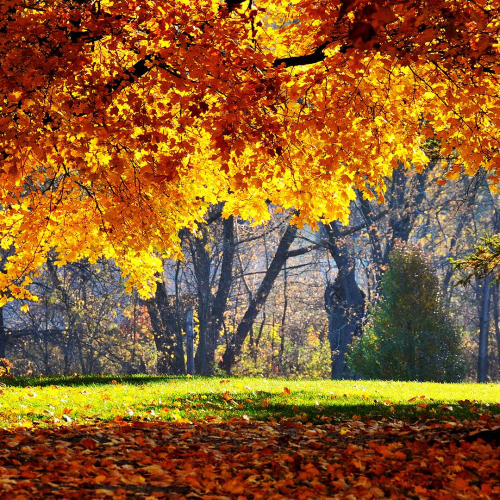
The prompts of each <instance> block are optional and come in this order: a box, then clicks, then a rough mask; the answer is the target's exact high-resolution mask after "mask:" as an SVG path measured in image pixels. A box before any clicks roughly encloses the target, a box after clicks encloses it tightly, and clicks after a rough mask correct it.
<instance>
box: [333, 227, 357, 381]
mask: <svg viewBox="0 0 500 500" xmlns="http://www.w3.org/2000/svg"><path fill="white" fill-rule="evenodd" d="M325 230H326V233H327V235H328V250H329V251H330V254H331V255H332V257H333V259H334V260H335V263H336V265H337V269H338V274H337V277H336V278H335V281H334V282H333V283H331V284H329V285H328V286H327V288H326V291H325V307H326V310H327V312H328V316H329V318H328V340H329V341H330V348H331V351H332V379H342V378H346V377H348V376H350V374H349V373H348V371H347V367H346V361H345V356H346V354H347V349H348V347H349V344H350V343H351V342H352V339H353V337H354V336H355V335H360V334H361V323H362V320H363V315H364V306H365V297H364V294H363V292H362V291H361V289H360V288H359V286H358V284H357V282H356V273H355V266H354V257H353V256H352V255H351V254H350V253H349V249H348V248H347V244H346V242H345V239H342V238H341V233H340V230H339V227H338V223H336V222H333V223H332V224H330V225H328V226H325Z"/></svg>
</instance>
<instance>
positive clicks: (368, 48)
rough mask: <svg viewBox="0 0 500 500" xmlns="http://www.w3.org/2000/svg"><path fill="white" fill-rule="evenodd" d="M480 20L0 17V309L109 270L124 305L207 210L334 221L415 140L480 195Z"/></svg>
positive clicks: (494, 165)
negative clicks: (49, 273) (114, 267)
mask: <svg viewBox="0 0 500 500" xmlns="http://www.w3.org/2000/svg"><path fill="white" fill-rule="evenodd" d="M499 7H500V4H499V2H498V1H496V0H480V1H477V2H472V1H471V2H463V1H458V0H454V1H452V0H440V1H436V2H432V3H429V2H425V1H423V0H399V1H396V2H388V1H384V0H376V1H370V2H368V1H363V0H356V1H353V0H343V1H342V0H325V1H323V2H317V3H314V4H312V3H310V2H308V1H305V0H304V1H294V2H284V1H278V2H276V1H270V0H255V1H250V2H244V3H237V2H229V3H224V2H219V1H218V0H197V1H187V0H185V1H173V0H170V1H163V2H155V1H152V0H151V1H149V2H146V1H144V0H131V1H127V2H124V1H121V0H116V1H111V0H102V1H93V0H83V1H76V0H75V1H71V0H66V1H64V0H33V1H32V2H24V1H19V0H6V1H4V2H2V5H1V6H0V54H1V58H2V68H1V71H0V89H2V90H1V91H0V129H1V131H2V135H1V136H0V205H1V206H2V219H1V221H0V237H1V246H2V248H4V249H7V248H14V250H15V251H14V253H13V255H11V256H10V257H9V258H8V262H7V264H6V265H5V269H4V273H2V274H1V275H0V289H1V290H3V291H4V292H3V295H2V298H1V301H2V302H3V303H4V302H5V301H7V300H9V299H10V298H15V297H18V298H29V297H30V294H29V292H28V291H27V290H26V286H27V285H29V283H30V280H31V279H32V278H31V274H30V273H31V272H33V271H35V270H36V269H38V268H39V266H40V265H41V264H42V263H43V262H44V260H45V259H46V256H47V253H48V252H49V250H50V249H55V251H56V252H57V255H58V259H59V260H58V263H59V264H64V263H65V262H69V261H74V260H77V259H81V258H89V259H90V260H91V261H95V260H96V259H97V257H98V256H104V257H107V258H113V259H115V261H116V262H117V263H118V264H119V265H120V267H121V268H122V270H123V272H124V274H126V275H128V276H129V279H130V285H131V286H132V285H137V286H138V287H139V290H140V292H141V293H144V294H146V293H149V292H150V291H151V288H152V287H154V279H155V278H154V276H155V273H157V272H158V271H159V270H160V264H161V260H160V258H159V255H161V256H164V257H179V256H180V246H179V236H178V232H179V230H180V229H181V228H191V229H195V225H194V223H195V221H196V220H199V219H200V218H201V217H202V216H203V214H204V213H206V211H207V209H208V207H209V206H210V205H211V204H214V203H217V202H221V201H223V202H225V208H224V212H225V215H226V216H228V215H231V214H232V215H240V216H242V217H246V218H251V219H254V220H255V221H257V222H258V221H261V220H265V219H266V218H267V217H268V209H267V203H268V202H272V203H273V204H275V205H278V206H281V207H283V208H284V209H289V208H293V209H294V210H295V211H296V212H295V213H296V214H297V215H296V216H295V222H297V223H299V224H302V223H309V224H311V225H312V226H315V225H316V222H317V220H318V219H320V218H322V219H323V220H324V221H326V222H329V221H332V220H334V219H341V220H343V221H346V220H347V216H348V207H349V203H350V201H351V200H352V199H353V198H354V197H355V190H358V191H359V192H360V193H362V194H363V195H364V196H365V197H369V198H371V197H373V196H378V197H379V198H380V199H382V198H383V191H384V177H385V176H387V175H389V174H390V172H391V171H392V169H393V168H395V167H396V166H397V165H399V164H404V165H409V164H410V163H411V164H413V165H416V166H417V168H422V167H423V166H424V165H425V164H426V162H427V159H426V156H425V154H424V150H423V145H424V144H425V139H426V138H428V137H434V138H435V139H436V140H437V141H439V142H440V148H441V151H440V153H441V154H442V155H443V156H448V157H451V158H452V161H453V166H452V168H451V169H450V173H449V176H450V177H451V178H455V177H457V176H459V175H460V173H461V172H462V170H463V171H465V173H467V174H474V173H475V172H477V171H478V170H479V168H484V169H485V170H486V171H488V172H489V177H490V179H491V181H493V182H495V181H496V180H498V172H497V169H498V166H499V161H500V159H499V155H498V139H499V137H498V122H499V120H500V107H499V105H498V98H497V88H498V71H499V64H498V62H499V58H498V43H497V42H498V34H499V29H500V28H499V25H500V16H499V12H498V10H499Z"/></svg>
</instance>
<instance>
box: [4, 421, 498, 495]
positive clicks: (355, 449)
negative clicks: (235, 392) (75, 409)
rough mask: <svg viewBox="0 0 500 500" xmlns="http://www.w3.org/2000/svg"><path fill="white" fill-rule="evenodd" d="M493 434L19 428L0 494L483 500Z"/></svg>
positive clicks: (7, 436) (8, 443)
mask: <svg viewBox="0 0 500 500" xmlns="http://www.w3.org/2000/svg"><path fill="white" fill-rule="evenodd" d="M499 430H500V417H495V418H491V419H479V420H474V421H465V422H454V421H450V422H442V421H441V422H439V421H432V420H425V421H421V422H418V423H414V424H410V423H408V422H404V421H400V420H393V421H385V422H377V421H374V420H370V419H368V420H365V421H361V420H349V421H344V422H341V423H339V424H331V423H328V424H321V425H312V424H311V423H303V422H300V421H297V420H285V419H282V420H281V421H279V422H278V421H270V422H252V421H249V419H248V417H247V419H238V418H233V419H231V420H229V421H226V422H224V421H222V420H218V419H214V420H213V421H208V422H202V421H196V422H193V423H186V422H182V423H179V422H146V421H139V420H137V421H134V422H126V421H124V420H120V419H117V420H115V421H114V422H109V423H106V424H98V425H95V424H94V425H74V424H73V425H67V426H63V427H49V428H37V427H36V426H33V427H18V428H14V429H10V430H9V429H2V430H0V491H2V498H5V499H11V498H12V499H32V498H64V499H86V498H89V499H90V498H118V499H126V498H149V499H154V498H166V499H181V498H189V499H207V500H211V499H214V500H215V499H221V498H222V499H225V498H230V499H237V500H245V499H256V500H257V499H266V500H268V499H285V498H297V499H310V498H319V499H327V498H347V499H353V500H354V499H359V498H363V499H364V498H366V499H376V498H415V499H419V500H425V499H439V500H448V499H450V500H451V499H456V498H463V499H470V498H485V499H489V498H491V499H493V498H500V481H499V479H498V472H499V470H500V442H498V441H497V442H495V441H491V442H488V441H489V437H490V435H493V436H496V437H498V436H497V434H498V432H499ZM477 432H482V434H481V436H482V437H483V438H484V439H477V438H475V436H474V434H475V433H477ZM485 439H486V441H485Z"/></svg>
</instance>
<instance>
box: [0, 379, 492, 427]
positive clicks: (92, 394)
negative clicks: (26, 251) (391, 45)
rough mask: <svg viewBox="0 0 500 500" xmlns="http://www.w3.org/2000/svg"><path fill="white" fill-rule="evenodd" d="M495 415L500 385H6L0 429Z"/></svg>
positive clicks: (34, 381) (143, 382)
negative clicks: (144, 422) (119, 422)
mask: <svg viewBox="0 0 500 500" xmlns="http://www.w3.org/2000/svg"><path fill="white" fill-rule="evenodd" d="M489 415H500V385H499V384H434V383H416V382H383V381H331V380H314V381H312V380H311V381H309V380H283V379H272V380H267V379H262V378H231V379H225V378H199V377H194V378H190V377H150V376H137V377H109V376H106V377H95V376H94V377H54V378H20V379H4V385H3V386H2V393H1V395H0V426H2V427H12V426H17V425H24V426H27V427H29V426H32V425H44V426H46V425H73V424H79V423H91V422H106V421H112V420H115V419H116V420H121V419H125V420H134V419H141V420H164V421H181V422H182V421H194V420H212V419H222V420H228V419H231V418H233V417H237V418H244V419H249V420H260V421H265V420H269V419H276V420H279V419H281V418H288V419H298V420H302V421H310V422H313V423H317V422H332V421H333V422H335V421H339V420H345V419H355V420H358V419H378V420H384V419H393V418H400V419H405V420H408V421H415V420H419V419H445V420H453V419H457V420H463V419H466V418H478V417H481V416H482V418H489Z"/></svg>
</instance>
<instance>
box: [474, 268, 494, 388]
mask: <svg viewBox="0 0 500 500" xmlns="http://www.w3.org/2000/svg"><path fill="white" fill-rule="evenodd" d="M490 283H491V277H490V276H487V277H486V278H484V279H483V282H482V284H481V288H480V294H481V295H480V301H481V302H480V306H479V355H478V362H477V381H478V382H479V383H483V382H487V381H488V337H489V333H490V332H489V330H490V303H491V300H490V296H491V286H490Z"/></svg>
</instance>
